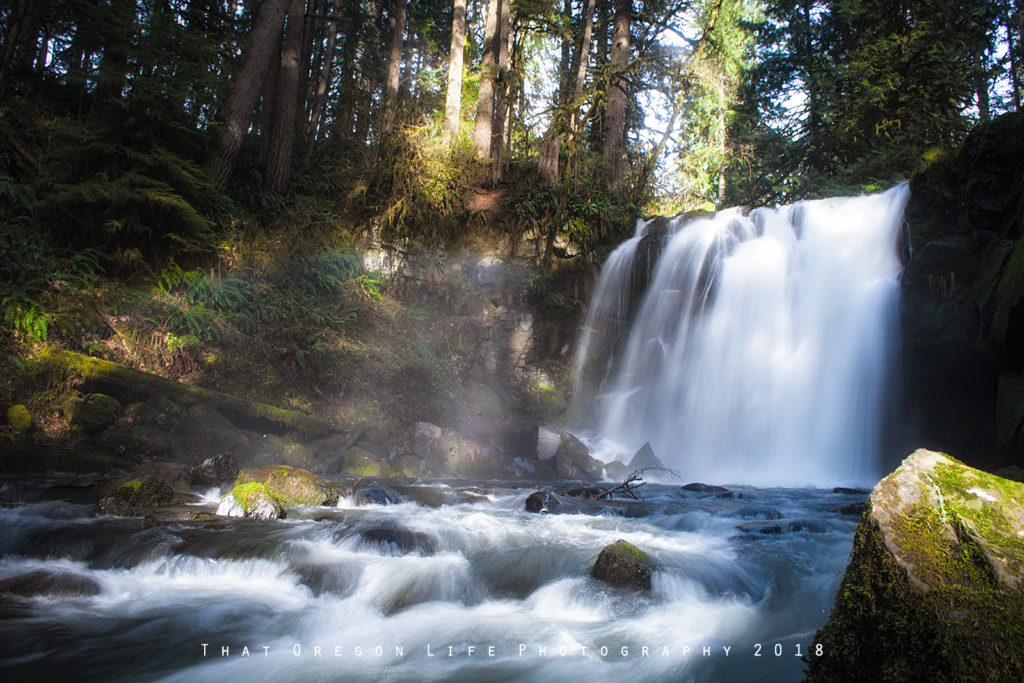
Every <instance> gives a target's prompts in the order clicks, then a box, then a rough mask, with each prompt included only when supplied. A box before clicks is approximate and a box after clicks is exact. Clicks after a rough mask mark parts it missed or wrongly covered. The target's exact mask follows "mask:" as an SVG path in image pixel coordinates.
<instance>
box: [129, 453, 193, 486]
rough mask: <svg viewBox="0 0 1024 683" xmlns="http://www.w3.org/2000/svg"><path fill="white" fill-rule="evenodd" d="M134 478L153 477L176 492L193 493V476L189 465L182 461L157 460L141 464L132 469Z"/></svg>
mask: <svg viewBox="0 0 1024 683" xmlns="http://www.w3.org/2000/svg"><path fill="white" fill-rule="evenodd" d="M131 477H132V478H133V479H145V478H146V477H152V478H153V479H158V480H160V481H162V482H164V483H165V484H167V485H168V486H170V487H171V488H172V489H174V491H175V492H176V493H191V491H192V478H191V476H190V475H189V471H188V467H186V466H185V465H182V464H181V463H180V462H165V461H161V460H155V461H153V462H147V463H143V464H141V465H139V466H138V467H136V468H135V469H134V470H132V473H131Z"/></svg>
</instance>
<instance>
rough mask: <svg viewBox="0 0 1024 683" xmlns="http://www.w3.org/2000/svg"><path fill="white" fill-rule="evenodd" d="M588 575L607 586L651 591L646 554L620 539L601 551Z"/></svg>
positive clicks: (649, 568) (649, 569)
mask: <svg viewBox="0 0 1024 683" xmlns="http://www.w3.org/2000/svg"><path fill="white" fill-rule="evenodd" d="M590 575H591V576H592V577H594V578H595V579H597V580H598V581H603V582H604V583H606V584H608V585H609V586H616V587H621V588H632V589H634V590H650V589H651V565H650V563H649V562H648V559H647V554H646V553H645V552H643V551H642V550H640V549H639V548H637V547H636V546H634V545H632V544H630V543H627V542H626V541H623V540H621V539H620V540H618V541H615V543H612V544H611V545H608V546H605V547H604V549H603V550H601V554H600V555H598V556H597V562H595V563H594V568H593V569H592V570H591V572H590Z"/></svg>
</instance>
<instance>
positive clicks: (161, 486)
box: [96, 476, 178, 516]
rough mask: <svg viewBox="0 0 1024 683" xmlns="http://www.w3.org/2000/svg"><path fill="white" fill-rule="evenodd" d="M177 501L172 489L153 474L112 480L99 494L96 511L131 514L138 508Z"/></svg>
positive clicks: (109, 513)
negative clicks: (137, 477) (138, 477)
mask: <svg viewBox="0 0 1024 683" xmlns="http://www.w3.org/2000/svg"><path fill="white" fill-rule="evenodd" d="M177 501H178V498H177V496H175V494H174V489H173V488H171V486H170V485H169V484H168V483H167V482H165V481H162V480H160V479H158V478H156V477H153V476H146V477H142V478H140V479H121V480H118V481H115V482H112V483H111V484H110V485H109V486H108V487H106V489H105V490H104V491H103V492H102V493H101V494H100V499H99V501H98V502H97V503H96V509H97V511H99V512H101V513H103V514H108V515H121V516H133V515H137V514H139V509H140V508H150V507H156V506H159V505H171V504H173V503H176V502H177Z"/></svg>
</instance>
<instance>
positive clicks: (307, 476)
mask: <svg viewBox="0 0 1024 683" xmlns="http://www.w3.org/2000/svg"><path fill="white" fill-rule="evenodd" d="M250 482H255V483H258V484H262V485H263V486H264V487H266V490H267V492H268V493H269V494H270V495H271V496H273V497H274V499H276V500H277V501H278V502H280V503H281V505H284V506H286V507H287V506H290V505H334V504H336V503H337V502H338V490H337V489H336V488H335V487H334V484H332V483H331V482H329V481H327V480H326V479H323V478H321V477H318V476H317V475H315V474H313V473H312V472H310V471H309V470H304V469H301V468H298V467H290V466H288V465H264V466H262V467H246V468H245V469H244V470H242V471H241V472H239V473H238V478H237V479H235V486H236V487H237V486H238V485H239V484H247V483H250Z"/></svg>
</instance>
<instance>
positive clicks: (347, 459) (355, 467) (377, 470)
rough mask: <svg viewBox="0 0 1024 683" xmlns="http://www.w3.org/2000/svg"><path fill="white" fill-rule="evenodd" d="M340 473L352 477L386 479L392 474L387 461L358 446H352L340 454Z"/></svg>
mask: <svg viewBox="0 0 1024 683" xmlns="http://www.w3.org/2000/svg"><path fill="white" fill-rule="evenodd" d="M341 471H342V472H344V473H345V474H349V475H352V476H354V477H387V476H391V474H392V472H391V467H390V464H389V463H388V461H387V460H385V459H384V458H382V457H381V456H379V455H377V454H375V453H371V452H369V451H368V450H366V449H364V448H360V447H359V446H353V447H352V448H349V449H348V450H347V451H345V453H343V454H342V456H341Z"/></svg>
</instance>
